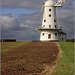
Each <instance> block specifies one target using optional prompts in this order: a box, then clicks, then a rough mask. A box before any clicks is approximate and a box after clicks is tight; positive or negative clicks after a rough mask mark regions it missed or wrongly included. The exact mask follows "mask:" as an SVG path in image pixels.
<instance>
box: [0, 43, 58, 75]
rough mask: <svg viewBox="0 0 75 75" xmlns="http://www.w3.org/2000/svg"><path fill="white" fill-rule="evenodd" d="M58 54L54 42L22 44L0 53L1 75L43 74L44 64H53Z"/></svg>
mask: <svg viewBox="0 0 75 75" xmlns="http://www.w3.org/2000/svg"><path fill="white" fill-rule="evenodd" d="M10 44H11V43H10ZM58 54H59V48H58V46H57V44H56V43H52V42H31V43H27V44H23V45H22V46H19V47H18V48H13V49H12V50H11V51H8V52H2V53H1V75H44V74H43V72H44V71H45V67H46V66H45V65H49V66H53V65H55V64H56V63H55V61H56V60H57V56H58Z"/></svg>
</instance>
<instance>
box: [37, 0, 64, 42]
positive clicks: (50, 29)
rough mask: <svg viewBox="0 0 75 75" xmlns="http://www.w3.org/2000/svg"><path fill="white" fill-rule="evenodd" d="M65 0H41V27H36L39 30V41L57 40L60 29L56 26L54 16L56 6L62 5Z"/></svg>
mask: <svg viewBox="0 0 75 75" xmlns="http://www.w3.org/2000/svg"><path fill="white" fill-rule="evenodd" d="M64 2H65V0H58V1H57V2H55V1H53V0H45V1H43V5H42V7H41V10H40V13H39V16H40V15H41V13H42V11H43V20H42V27H40V28H36V29H37V30H39V31H40V41H59V37H60V34H59V31H60V30H62V29H61V28H59V27H58V24H57V18H56V7H62V3H64Z"/></svg>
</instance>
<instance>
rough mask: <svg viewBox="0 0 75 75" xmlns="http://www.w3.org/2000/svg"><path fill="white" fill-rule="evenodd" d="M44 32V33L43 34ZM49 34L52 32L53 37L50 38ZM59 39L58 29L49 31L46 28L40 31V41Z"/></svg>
mask: <svg viewBox="0 0 75 75" xmlns="http://www.w3.org/2000/svg"><path fill="white" fill-rule="evenodd" d="M43 34H44V35H43ZM49 34H51V38H49V37H48V36H49ZM55 34H57V35H55ZM51 40H52V41H54V40H55V41H58V40H59V33H58V31H54V30H52V31H50V30H49V31H48V30H44V31H41V33H40V41H51Z"/></svg>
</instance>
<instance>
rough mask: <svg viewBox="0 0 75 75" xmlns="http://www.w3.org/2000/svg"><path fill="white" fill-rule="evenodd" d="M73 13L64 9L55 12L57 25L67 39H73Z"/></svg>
mask: <svg viewBox="0 0 75 75" xmlns="http://www.w3.org/2000/svg"><path fill="white" fill-rule="evenodd" d="M73 12H74V11H73V10H69V9H65V10H61V11H57V18H58V24H59V25H62V26H63V29H64V32H66V33H67V35H68V38H73V37H74V13H73Z"/></svg>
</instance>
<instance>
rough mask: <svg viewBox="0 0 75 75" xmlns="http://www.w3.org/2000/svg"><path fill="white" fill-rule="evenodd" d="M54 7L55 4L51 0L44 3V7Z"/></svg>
mask: <svg viewBox="0 0 75 75" xmlns="http://www.w3.org/2000/svg"><path fill="white" fill-rule="evenodd" d="M54 5H55V2H54V1H53V0H47V1H46V2H45V6H54Z"/></svg>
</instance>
